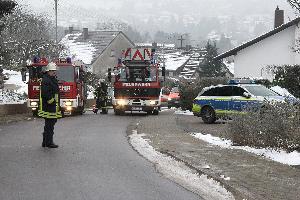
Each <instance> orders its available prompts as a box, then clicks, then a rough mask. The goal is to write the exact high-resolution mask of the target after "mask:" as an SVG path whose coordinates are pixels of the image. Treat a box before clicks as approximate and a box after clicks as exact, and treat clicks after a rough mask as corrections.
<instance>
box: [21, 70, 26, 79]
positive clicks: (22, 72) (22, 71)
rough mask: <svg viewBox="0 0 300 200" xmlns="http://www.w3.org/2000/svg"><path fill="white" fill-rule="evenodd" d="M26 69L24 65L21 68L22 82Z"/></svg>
mask: <svg viewBox="0 0 300 200" xmlns="http://www.w3.org/2000/svg"><path fill="white" fill-rule="evenodd" d="M26 71H27V69H26V68H25V67H23V68H22V69H21V76H22V81H24V82H25V81H26Z"/></svg>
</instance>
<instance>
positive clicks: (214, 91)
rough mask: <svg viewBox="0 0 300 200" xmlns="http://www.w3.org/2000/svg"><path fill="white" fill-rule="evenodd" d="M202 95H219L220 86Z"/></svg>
mask: <svg viewBox="0 0 300 200" xmlns="http://www.w3.org/2000/svg"><path fill="white" fill-rule="evenodd" d="M201 96H218V88H211V89H209V90H206V91H205V92H203V94H202V95H201Z"/></svg>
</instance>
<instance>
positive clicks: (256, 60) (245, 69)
mask: <svg viewBox="0 0 300 200" xmlns="http://www.w3.org/2000/svg"><path fill="white" fill-rule="evenodd" d="M295 27H296V26H291V27H289V28H287V29H285V30H283V31H281V32H279V33H277V34H275V35H272V36H270V37H268V38H266V39H264V40H261V41H260V42H258V43H256V44H253V45H251V46H249V47H247V48H245V49H243V50H240V51H239V52H238V53H237V55H236V56H235V57H234V72H235V74H234V76H235V77H236V78H243V77H254V78H257V77H263V78H268V79H272V75H271V74H268V73H267V70H265V68H266V66H269V65H285V64H291V65H292V64H300V63H299V61H300V54H296V53H295V52H293V50H292V47H294V45H295V33H297V31H296V29H295Z"/></svg>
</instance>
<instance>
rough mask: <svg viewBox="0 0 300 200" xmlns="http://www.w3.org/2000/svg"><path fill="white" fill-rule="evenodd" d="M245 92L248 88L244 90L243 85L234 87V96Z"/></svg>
mask: <svg viewBox="0 0 300 200" xmlns="http://www.w3.org/2000/svg"><path fill="white" fill-rule="evenodd" d="M244 92H246V90H244V89H243V88H241V87H237V86H233V87H232V96H243V93H244Z"/></svg>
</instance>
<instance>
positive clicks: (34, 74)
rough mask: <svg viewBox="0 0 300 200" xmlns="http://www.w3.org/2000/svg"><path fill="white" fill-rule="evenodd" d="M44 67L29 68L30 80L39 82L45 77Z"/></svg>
mask: <svg viewBox="0 0 300 200" xmlns="http://www.w3.org/2000/svg"><path fill="white" fill-rule="evenodd" d="M42 69H43V67H42V66H32V67H28V70H29V78H30V80H31V81H37V80H38V79H40V78H42V77H43V72H42Z"/></svg>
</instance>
